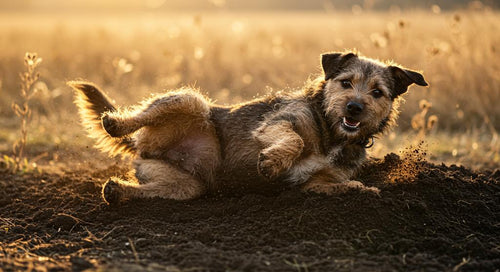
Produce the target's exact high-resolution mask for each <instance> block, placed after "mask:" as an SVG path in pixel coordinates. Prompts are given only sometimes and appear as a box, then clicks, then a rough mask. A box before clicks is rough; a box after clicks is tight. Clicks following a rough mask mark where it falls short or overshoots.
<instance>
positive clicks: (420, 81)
mask: <svg viewBox="0 0 500 272" xmlns="http://www.w3.org/2000/svg"><path fill="white" fill-rule="evenodd" d="M389 72H390V73H391V75H392V78H393V79H394V90H393V92H394V93H393V98H396V97H398V96H399V95H401V94H403V93H405V92H406V91H407V90H408V86H410V85H411V84H413V83H415V84H417V85H420V86H427V85H428V84H427V82H425V79H424V76H422V75H421V74H420V73H417V72H415V71H411V70H408V69H402V68H399V67H396V66H389Z"/></svg>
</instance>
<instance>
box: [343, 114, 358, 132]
mask: <svg viewBox="0 0 500 272" xmlns="http://www.w3.org/2000/svg"><path fill="white" fill-rule="evenodd" d="M359 124H361V122H359V121H357V120H354V119H352V118H350V117H344V118H342V127H343V128H344V129H345V130H347V131H351V132H355V131H357V130H358V129H359Z"/></svg>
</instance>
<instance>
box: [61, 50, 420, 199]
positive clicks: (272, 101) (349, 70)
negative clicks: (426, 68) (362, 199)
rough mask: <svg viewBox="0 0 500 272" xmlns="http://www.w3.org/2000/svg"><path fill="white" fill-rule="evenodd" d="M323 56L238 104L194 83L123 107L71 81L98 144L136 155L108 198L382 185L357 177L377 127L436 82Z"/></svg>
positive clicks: (349, 56)
mask: <svg viewBox="0 0 500 272" xmlns="http://www.w3.org/2000/svg"><path fill="white" fill-rule="evenodd" d="M321 63H322V67H323V71H324V77H321V78H319V79H318V80H315V81H314V82H313V83H311V84H310V86H308V87H306V88H304V90H302V91H299V92H296V93H290V94H282V95H277V96H267V97H263V98H259V99H256V100H254V101H250V102H247V103H243V104H239V105H235V106H230V107H223V106H219V105H215V104H213V103H211V102H210V100H209V99H208V98H206V97H204V96H203V95H201V94H200V93H199V92H197V91H196V90H192V89H188V88H185V89H180V90H176V91H170V92H167V93H165V94H162V95H158V96H155V97H153V98H151V99H149V100H147V101H145V102H143V103H141V104H140V105H138V106H136V107H134V108H132V109H128V110H123V109H119V108H116V107H115V106H113V105H112V104H111V103H110V102H109V99H108V98H107V97H106V95H104V94H103V93H102V92H101V91H100V90H99V89H98V88H97V87H96V86H95V85H93V84H91V83H86V82H74V81H73V82H69V83H68V84H69V85H70V86H71V87H73V88H74V89H75V90H76V99H75V103H76V105H77V106H78V108H79V113H80V116H81V118H82V122H83V124H84V125H85V126H86V128H87V130H88V132H89V135H90V136H91V137H93V138H96V139H97V148H99V149H101V150H102V151H106V152H108V153H109V154H110V155H111V156H116V155H119V154H121V155H128V156H132V157H133V159H134V161H133V166H134V169H135V179H133V180H128V181H125V180H120V179H117V178H111V179H110V180H109V181H108V182H107V183H106V184H105V185H104V187H103V197H104V199H105V200H106V201H107V202H108V203H112V204H113V203H117V202H119V201H121V200H122V199H126V198H131V197H162V198H169V199H179V200H183V199H192V198H196V197H199V196H200V195H203V194H206V193H214V192H219V191H237V190H240V191H245V192H246V191H249V190H266V189H263V188H266V185H270V184H273V185H275V186H277V187H280V188H287V187H289V186H301V188H302V189H303V190H304V191H311V192H316V193H326V194H333V193H338V192H343V191H346V190H348V189H350V188H358V189H360V190H368V191H373V192H378V189H377V188H373V187H365V186H363V184H362V183H360V182H359V181H353V180H351V178H352V177H353V176H354V175H355V174H356V171H357V170H358V169H359V168H360V167H361V166H362V164H363V162H364V161H365V158H366V152H365V147H366V146H367V144H368V143H369V142H370V140H371V139H372V137H373V136H374V135H377V134H380V133H382V132H384V131H385V130H386V129H387V128H388V127H390V126H391V125H392V124H393V123H394V121H395V119H396V117H397V115H398V111H397V107H398V100H399V97H400V95H401V94H403V93H405V92H406V91H407V88H408V86H409V85H411V84H413V83H415V84H418V85H421V86H426V85H427V83H426V82H425V80H424V78H423V76H422V75H421V74H419V73H417V72H414V71H411V70H407V69H404V68H401V67H398V66H395V65H392V64H384V63H381V62H378V61H375V60H371V59H368V58H363V57H359V56H357V55H356V54H354V53H327V54H323V55H322V60H321Z"/></svg>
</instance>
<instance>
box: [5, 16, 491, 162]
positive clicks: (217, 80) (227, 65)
mask: <svg viewBox="0 0 500 272" xmlns="http://www.w3.org/2000/svg"><path fill="white" fill-rule="evenodd" d="M499 25H500V16H499V14H498V12H496V11H488V10H486V11H466V10H464V11H455V12H448V13H432V12H427V11H413V12H406V13H389V12H386V13H375V12H372V13H361V14H352V13H350V12H349V13H347V12H310V13H306V12H302V13H297V12H290V13H259V14H256V13H231V14H225V13H216V12H214V13H209V14H201V13H200V14H170V13H165V14H147V13H142V14H114V15H109V14H88V13H87V14H70V15H59V14H15V13H14V14H12V13H8V14H7V13H5V14H2V16H1V17H0V37H1V38H0V47H1V48H2V50H1V51H0V83H1V85H0V86H1V89H0V96H1V98H2V99H0V118H1V119H2V124H3V125H2V126H3V127H4V129H3V130H2V132H1V133H0V147H1V150H2V151H3V152H9V151H8V150H9V149H10V143H12V142H13V141H14V140H15V139H16V137H19V136H18V135H17V134H16V133H17V131H16V130H17V128H18V124H19V120H16V118H15V115H14V113H13V111H12V110H11V107H10V106H11V103H12V102H13V101H19V84H20V80H19V77H18V74H19V73H20V72H21V71H23V59H22V58H23V56H24V53H25V52H37V53H38V55H39V56H40V57H41V58H42V59H43V62H42V64H41V65H40V67H39V72H40V75H41V76H40V80H39V81H38V82H37V83H35V85H34V88H35V89H36V90H37V94H36V95H35V96H34V97H33V99H32V101H31V102H30V104H31V108H32V110H33V115H32V119H31V123H30V128H29V134H28V145H32V146H38V147H40V149H41V150H39V152H43V149H44V148H43V146H45V147H46V148H48V149H50V148H53V147H54V146H56V145H57V146H60V145H61V144H63V145H64V144H71V145H75V144H76V145H82V146H87V145H89V144H91V143H90V142H88V141H86V140H85V139H84V137H78V138H77V139H78V140H77V141H74V139H75V137H77V136H79V135H82V134H83V130H81V129H80V127H79V125H78V118H77V115H76V111H75V107H74V106H73V104H72V92H71V91H70V89H69V88H68V87H67V86H66V85H65V82H66V81H67V80H73V79H86V80H90V81H92V82H95V83H97V84H99V85H100V86H101V87H102V88H104V89H105V90H106V91H107V92H108V93H109V95H110V96H111V97H113V98H114V99H116V101H117V103H118V104H120V105H130V104H133V103H135V102H136V101H138V100H139V99H142V98H144V97H147V96H148V95H149V94H150V93H151V92H161V91H162V90H165V89H171V88H177V87H180V86H185V85H189V86H195V87H198V88H200V89H201V90H202V92H204V93H207V94H208V95H209V96H210V97H211V98H213V99H214V100H215V101H217V102H218V103H222V104H228V103H238V102H241V101H243V100H246V99H251V98H253V97H255V96H258V95H262V94H265V93H267V92H269V91H272V90H274V91H277V90H283V89H285V90H286V89H297V88H301V86H303V85H304V82H305V81H306V80H307V79H308V78H314V77H317V76H319V75H320V72H321V70H320V66H319V55H320V54H321V53H322V52H327V51H343V50H345V49H356V50H359V52H360V53H361V54H363V55H365V56H368V57H372V58H378V59H381V60H393V61H394V62H397V63H399V64H402V65H404V66H406V67H409V68H412V69H416V70H420V71H423V73H424V75H425V77H426V79H427V81H428V82H429V83H430V87H429V88H422V87H413V88H412V90H411V91H410V92H409V94H408V95H407V96H406V103H404V104H403V106H402V107H401V117H400V119H399V122H398V124H399V127H398V128H397V129H396V130H394V132H393V133H391V134H390V135H389V136H388V137H383V138H382V139H380V142H381V143H382V144H377V145H376V146H375V148H374V149H373V150H372V153H373V154H374V155H376V156H380V155H383V154H384V153H387V152H388V151H395V150H398V149H401V148H403V147H404V146H405V145H407V143H408V141H416V142H418V141H419V140H421V138H422V137H425V138H426V141H427V144H428V145H429V149H430V150H431V154H433V157H432V158H433V159H434V160H438V161H439V160H444V161H447V162H456V163H466V164H468V165H471V166H474V167H487V166H491V165H496V164H498V163H499V162H500V155H499V152H500V142H499V141H498V134H497V131H498V130H499V129H500V107H498V106H497V102H498V101H500V80H499V79H500V68H499V66H498V61H497V59H498V54H499V53H498V50H499V48H498V44H500V36H499V35H498V32H499V29H498V26H499ZM423 99H425V100H427V101H428V102H429V103H431V104H432V107H431V108H430V109H429V110H428V112H427V113H426V116H425V117H424V119H425V120H424V121H426V120H427V118H428V117H429V116H431V115H434V116H435V117H433V118H436V117H437V121H438V122H437V125H436V126H435V127H434V128H433V129H432V130H430V131H425V133H424V131H420V132H419V131H418V130H419V129H418V128H416V127H414V128H412V122H411V120H412V118H413V117H414V116H416V115H419V114H421V110H420V109H419V103H420V101H421V100H423ZM421 119H422V118H421ZM415 136H419V137H415ZM32 150H33V149H32Z"/></svg>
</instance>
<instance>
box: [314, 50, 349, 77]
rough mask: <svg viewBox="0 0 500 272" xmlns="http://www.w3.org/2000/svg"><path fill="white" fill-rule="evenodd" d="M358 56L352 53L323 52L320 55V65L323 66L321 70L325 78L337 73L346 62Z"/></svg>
mask: <svg viewBox="0 0 500 272" xmlns="http://www.w3.org/2000/svg"><path fill="white" fill-rule="evenodd" d="M357 57H358V56H357V55H356V54H354V53H345V54H342V53H325V54H322V55H321V66H322V67H323V72H324V73H325V80H329V79H330V78H332V77H335V76H336V75H338V73H339V72H340V71H341V70H342V68H344V66H345V65H346V64H347V62H348V61H349V60H350V59H352V58H357Z"/></svg>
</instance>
